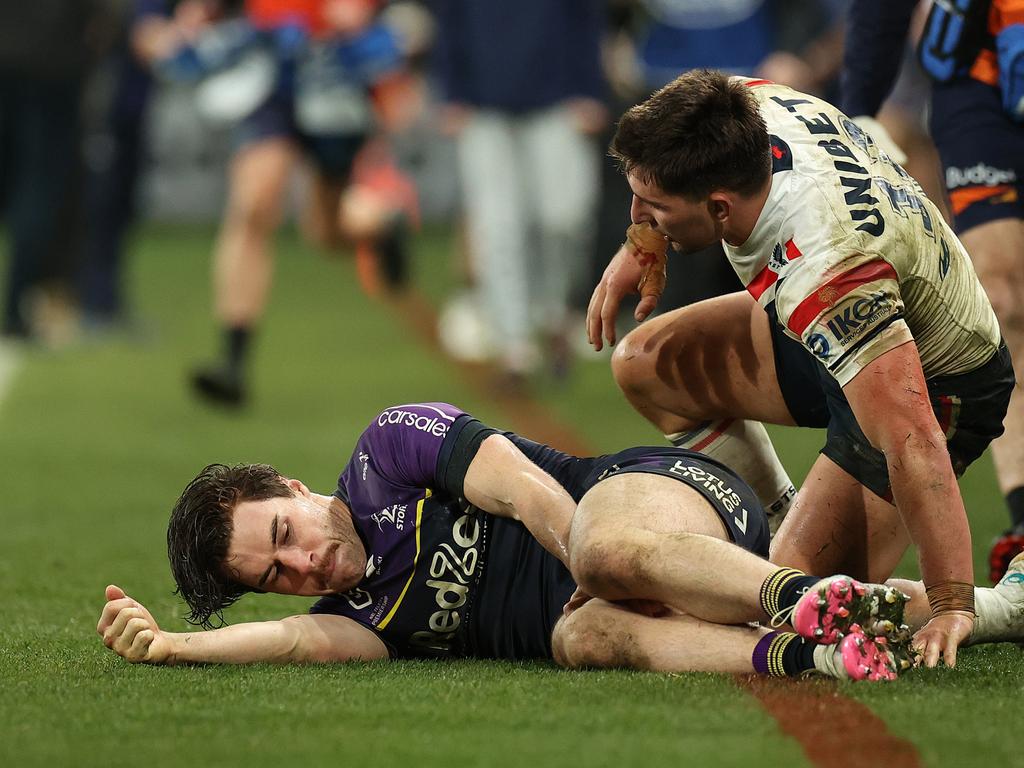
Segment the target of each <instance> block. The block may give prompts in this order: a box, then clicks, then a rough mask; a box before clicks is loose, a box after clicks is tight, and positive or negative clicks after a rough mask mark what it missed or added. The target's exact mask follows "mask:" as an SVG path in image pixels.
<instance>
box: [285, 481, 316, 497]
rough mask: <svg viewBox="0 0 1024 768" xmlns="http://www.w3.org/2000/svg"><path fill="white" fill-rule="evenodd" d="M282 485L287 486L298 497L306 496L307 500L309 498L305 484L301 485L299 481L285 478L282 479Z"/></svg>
mask: <svg viewBox="0 0 1024 768" xmlns="http://www.w3.org/2000/svg"><path fill="white" fill-rule="evenodd" d="M284 484H285V485H287V486H288V487H289V488H291V489H292V490H293V491H295V492H296V493H297V494H299V495H300V496H306V497H307V498H308V497H309V496H310V491H309V488H307V487H306V484H305V483H303V482H302V481H301V480H296V479H294V478H288V477H286V478H284Z"/></svg>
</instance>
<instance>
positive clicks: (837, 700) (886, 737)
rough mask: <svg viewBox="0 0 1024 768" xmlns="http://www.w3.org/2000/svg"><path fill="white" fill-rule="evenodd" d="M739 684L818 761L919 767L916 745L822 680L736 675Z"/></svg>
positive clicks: (846, 766)
mask: <svg viewBox="0 0 1024 768" xmlns="http://www.w3.org/2000/svg"><path fill="white" fill-rule="evenodd" d="M737 682H738V683H739V685H740V687H742V688H746V689H747V690H748V691H749V692H750V695H751V696H753V697H754V698H756V699H757V700H758V701H760V702H761V705H762V706H763V707H764V708H765V709H766V710H767V711H768V712H769V713H770V714H771V715H772V717H774V718H775V719H776V720H777V721H778V723H779V728H780V729H781V730H782V732H783V733H785V734H786V735H787V736H789V737H791V738H793V739H794V740H795V741H797V742H798V743H799V744H800V746H801V748H803V750H804V754H805V755H807V758H808V759H809V760H810V761H811V762H813V763H814V764H815V765H819V766H835V765H842V766H844V768H857V766H861V765H863V766H865V767H866V768H867V767H868V766H870V767H871V768H874V766H877V765H878V764H879V763H884V764H885V767H886V768H921V766H922V763H921V759H920V757H919V756H918V754H917V748H916V747H915V746H914V745H913V744H911V743H910V742H909V741H906V740H905V739H901V738H899V737H897V736H894V735H893V734H892V733H890V732H889V729H888V727H887V726H886V724H885V721H884V720H882V719H881V718H879V717H878V716H877V715H876V714H875V713H874V712H872V711H871V710H870V709H868V708H867V707H866V706H864V705H863V704H861V703H860V702H857V701H854V700H853V699H848V698H846V697H845V696H843V695H842V694H841V693H839V692H838V691H837V690H836V684H835V683H834V682H831V681H824V680H784V679H779V678H767V677H760V676H757V675H750V676H748V677H737Z"/></svg>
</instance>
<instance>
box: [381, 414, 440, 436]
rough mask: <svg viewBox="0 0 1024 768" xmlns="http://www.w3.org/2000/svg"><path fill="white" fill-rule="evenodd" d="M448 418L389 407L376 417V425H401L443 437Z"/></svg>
mask: <svg viewBox="0 0 1024 768" xmlns="http://www.w3.org/2000/svg"><path fill="white" fill-rule="evenodd" d="M449 421H450V419H447V418H445V417H442V416H440V415H438V416H431V415H428V414H423V413H415V412H413V411H403V410H401V409H399V408H389V409H388V410H386V411H384V412H383V413H381V415H380V416H378V417H377V426H378V427H386V426H389V425H401V426H406V427H412V428H413V429H418V430H419V431H420V432H426V433H427V434H429V435H433V436H434V437H444V436H445V435H446V434H448V426H449Z"/></svg>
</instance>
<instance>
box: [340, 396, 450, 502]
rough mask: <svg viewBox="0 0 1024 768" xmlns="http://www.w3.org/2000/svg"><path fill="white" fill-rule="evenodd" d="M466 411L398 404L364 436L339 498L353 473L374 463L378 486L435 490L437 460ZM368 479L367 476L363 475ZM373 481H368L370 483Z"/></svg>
mask: <svg viewBox="0 0 1024 768" xmlns="http://www.w3.org/2000/svg"><path fill="white" fill-rule="evenodd" d="M465 415H466V414H465V412H464V411H462V410H460V409H459V408H456V407H455V406H453V405H450V404H448V403H412V404H408V405H395V406H392V407H390V408H386V409H384V410H383V411H381V412H380V413H379V414H378V415H377V416H376V417H375V418H374V420H373V421H372V422H370V425H369V426H368V427H367V428H366V429H365V430H364V431H363V434H362V435H360V437H359V440H358V441H357V442H356V449H355V451H354V453H353V461H351V462H349V466H348V467H347V468H346V471H345V472H344V473H342V476H341V477H340V478H339V480H338V494H337V495H338V496H339V497H340V498H342V499H345V498H347V494H346V493H345V489H346V487H347V486H349V485H350V484H351V480H352V478H350V477H348V476H347V475H348V474H349V473H351V472H353V471H355V472H361V469H360V467H361V466H362V465H364V464H372V466H373V469H374V472H373V474H372V475H371V476H370V478H369V479H374V478H376V480H377V482H378V484H388V485H392V486H400V487H406V488H434V487H436V478H437V461H438V456H439V454H440V452H441V446H442V445H443V444H444V442H445V438H446V437H447V436H448V433H449V431H451V429H452V428H453V426H454V425H455V423H456V420H457V419H459V417H460V416H465ZM362 474H363V476H364V477H366V473H362ZM369 479H368V480H367V482H369Z"/></svg>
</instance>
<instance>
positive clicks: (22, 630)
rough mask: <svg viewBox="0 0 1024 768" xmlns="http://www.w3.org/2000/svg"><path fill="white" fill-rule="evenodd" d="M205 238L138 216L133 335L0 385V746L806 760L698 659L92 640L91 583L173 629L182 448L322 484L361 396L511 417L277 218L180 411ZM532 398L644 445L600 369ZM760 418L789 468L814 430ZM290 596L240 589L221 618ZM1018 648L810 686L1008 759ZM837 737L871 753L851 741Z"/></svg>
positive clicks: (436, 253) (987, 527) (969, 493)
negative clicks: (225, 655) (689, 664)
mask: <svg viewBox="0 0 1024 768" xmlns="http://www.w3.org/2000/svg"><path fill="white" fill-rule="evenodd" d="M211 241H212V231H210V230H206V229H192V228H189V229H158V228H150V229H147V230H146V231H144V232H143V233H142V235H141V236H140V238H139V241H138V245H137V248H136V251H135V259H134V263H133V266H132V277H133V280H132V285H133V288H134V296H135V298H136V303H137V308H138V311H139V314H140V316H141V317H142V318H144V320H145V322H146V324H147V326H148V327H147V329H146V333H145V335H144V336H143V337H142V338H141V339H121V340H117V339H114V340H109V339H108V340H104V341H94V342H89V341H84V342H82V343H80V344H77V345H75V346H74V347H71V348H69V349H66V350H63V351H60V352H28V353H26V354H25V355H24V364H23V367H22V369H21V371H20V372H19V374H18V376H17V377H16V379H15V380H14V382H13V385H12V387H11V389H10V391H9V393H8V395H7V397H6V398H5V400H4V401H3V402H2V403H0V467H3V478H4V480H5V483H4V498H3V502H2V504H0V521H2V523H3V533H4V535H3V539H2V541H3V543H2V545H0V552H2V555H0V584H3V586H4V598H3V612H2V620H0V690H3V692H4V694H5V695H4V696H3V697H2V698H0V764H3V765H5V766H6V765H10V766H22V765H24V766H33V765H47V766H51V765H54V764H58V765H65V764H67V765H72V764H73V765H111V764H120V763H123V762H128V761H129V760H132V761H138V760H141V761H143V762H145V763H146V764H149V765H176V764H185V763H195V762H205V761H213V760H216V761H219V762H223V763H226V764H245V765H246V766H253V767H255V766H263V765H274V766H277V765H280V764H282V762H292V761H300V760H301V761H306V762H311V763H316V764H322V763H328V762H332V763H334V762H340V761H345V762H352V761H356V762H360V763H371V764H373V765H402V766H407V765H410V764H420V763H423V764H427V765H431V764H435V763H436V764H443V765H448V764H452V765H485V764H486V765H499V766H500V765H522V764H527V763H529V764H534V765H562V764H567V763H578V764H581V765H645V766H649V765H669V764H680V763H683V764H693V765H740V764H752V763H763V764H767V765H787V766H800V765H808V764H812V761H811V760H810V759H809V758H808V757H807V756H805V755H803V753H802V752H801V749H800V747H799V745H798V744H797V743H796V742H795V741H793V740H791V739H789V738H788V737H786V736H784V735H783V734H782V732H781V731H780V730H779V729H778V727H777V723H776V722H775V720H774V719H773V718H772V717H771V716H770V715H769V714H768V713H767V712H765V711H764V710H763V709H762V708H761V706H760V705H759V704H758V702H757V701H756V700H755V699H754V698H752V697H751V696H750V695H748V694H747V693H746V692H745V691H744V690H743V689H742V687H740V686H739V685H738V684H737V681H736V680H734V679H733V678H730V677H724V676H714V675H687V676H661V675H653V674H636V673H626V672H594V673H584V674H580V673H566V672H562V671H559V670H556V669H554V668H553V667H552V666H550V665H547V664H525V665H514V664H492V663H482V662H471V661H467V662H460V663H456V664H435V663H425V662H424V663H416V662H403V663H392V664H384V663H378V664H369V665H361V664H355V665H345V666H336V667H304V668H275V667H268V666H254V667H248V668H229V667H182V668H170V669H161V668H149V667H142V666H131V665H128V664H125V663H123V662H122V661H121V660H120V659H118V658H116V657H114V656H113V655H112V654H110V653H109V652H108V651H107V650H106V649H104V648H103V646H102V644H101V643H100V641H99V638H98V637H97V636H96V635H95V633H94V626H95V622H96V619H97V617H98V613H99V609H100V608H101V606H102V602H103V598H102V590H103V587H104V586H105V585H106V584H107V583H111V582H114V583H118V584H120V585H121V586H123V587H125V588H126V589H127V590H128V591H129V593H130V594H132V595H133V596H135V597H137V598H139V599H140V600H141V601H143V602H144V603H145V604H147V605H148V607H150V608H151V610H152V611H153V612H154V614H155V615H156V617H157V618H158V620H160V621H161V622H162V626H163V627H164V628H166V629H170V630H181V629H184V628H185V625H184V622H183V621H182V620H181V615H182V610H181V606H180V605H179V603H178V602H177V601H176V600H175V599H174V598H173V597H172V596H171V594H170V593H171V590H172V584H171V581H170V577H169V574H168V572H167V567H166V560H165V555H164V543H163V537H164V530H165V524H166V517H167V512H168V510H169V507H170V505H171V503H172V502H173V500H174V498H175V497H176V495H177V493H178V492H179V491H180V489H181V487H182V486H183V485H184V483H185V482H186V481H187V480H188V479H189V478H191V477H192V475H194V474H195V472H196V471H197V470H198V469H199V468H200V467H201V466H202V465H203V464H205V463H207V462H208V461H213V460H219V461H228V462H233V461H267V462H270V463H273V464H275V465H276V466H278V468H279V469H281V470H282V471H283V472H285V473H286V474H294V475H296V476H298V477H300V478H302V479H303V480H304V481H305V482H307V483H308V484H309V485H311V487H313V488H315V489H319V490H328V489H330V488H332V487H333V485H334V482H335V479H336V476H337V473H338V471H339V470H340V468H341V466H342V465H343V463H344V462H345V460H346V459H347V458H348V455H349V452H350V451H351V447H352V444H353V442H354V440H355V437H356V436H357V435H358V433H359V431H360V430H361V429H362V428H363V427H364V426H365V424H366V423H367V421H368V420H369V418H370V417H371V416H372V415H373V413H375V412H376V411H377V410H378V409H379V408H380V407H382V406H384V405H388V404H391V403H395V402H409V401H417V400H431V399H443V400H450V401H453V402H456V403H458V404H459V405H461V406H463V407H465V408H466V409H467V410H470V411H471V412H473V413H475V414H477V415H478V416H480V417H481V418H482V419H484V420H485V421H488V422H490V423H493V424H495V425H496V426H506V427H514V425H513V424H509V423H507V421H506V420H505V417H504V416H503V414H502V413H501V411H500V410H498V409H497V407H496V405H495V404H494V403H492V402H490V401H489V399H488V398H487V397H486V396H485V395H483V394H481V393H479V392H477V391H474V390H472V389H471V388H469V387H468V386H467V385H466V384H465V383H464V382H463V381H460V379H459V378H458V376H457V373H456V371H455V370H454V369H453V368H451V367H450V366H448V365H446V364H445V363H444V362H443V361H441V360H438V359H437V358H436V357H435V356H434V355H433V354H432V353H430V352H429V351H428V350H426V349H424V348H423V347H422V346H421V345H420V344H419V343H418V342H417V341H416V339H415V338H414V337H413V335H412V334H410V333H409V331H408V329H407V328H405V327H404V326H403V325H402V323H401V321H400V320H399V319H398V318H396V317H395V316H394V315H393V314H392V313H390V312H389V311H388V309H387V307H386V306H384V305H381V304H375V303H371V302H368V301H366V300H365V299H364V298H363V297H362V296H361V295H360V293H359V291H358V289H357V288H356V286H355V280H354V276H353V272H352V269H351V264H350V263H348V262H347V261H345V260H342V261H341V262H340V263H334V262H328V261H324V260H321V259H320V258H318V257H317V256H316V255H315V254H313V253H312V252H311V251H310V250H309V249H308V248H306V247H305V246H303V245H302V244H301V243H299V242H297V241H296V240H295V238H294V237H291V236H287V235H286V236H285V237H283V238H282V241H281V249H280V254H279V257H280V258H279V265H278V280H277V285H276V286H275V293H274V298H273V303H272V306H271V309H270V312H269V313H268V316H267V319H266V322H265V323H264V324H263V328H262V329H261V332H260V335H259V338H258V347H257V352H256V356H255V360H254V368H253V387H254V392H255V399H254V402H253V405H252V407H251V408H250V409H248V410H247V411H245V412H244V413H242V414H238V415H226V414H223V413H220V412H217V411H213V410H209V409H206V408H202V407H200V406H198V405H197V404H195V403H194V402H193V401H192V400H191V399H190V397H189V395H188V393H187V391H186V389H185V387H184V382H185V371H186V369H187V367H188V366H189V365H190V364H192V363H196V362H200V361H202V360H204V359H206V358H208V357H209V356H210V355H211V354H212V353H213V352H214V351H215V349H216V345H217V343H218V339H216V337H215V335H214V333H213V330H212V328H211V323H210V320H209V316H208V311H209V310H208V299H207V295H208V288H207V282H206V280H207V253H208V250H209V247H210V244H211ZM447 248H448V239H447V237H446V236H444V235H443V234H436V233H435V234H433V235H431V236H428V237H425V238H423V239H422V240H421V241H420V242H419V244H418V251H419V252H418V260H417V265H418V272H419V279H420V282H421V283H422V284H423V285H424V286H425V290H426V291H427V292H428V294H429V295H431V296H433V297H435V298H437V297H439V296H440V295H441V294H442V292H443V285H444V283H445V282H446V275H447ZM542 397H543V399H544V401H545V402H546V403H547V404H548V405H549V406H550V408H551V409H552V410H553V412H554V413H555V414H557V416H558V417H559V418H560V419H561V420H563V421H564V422H566V423H567V424H569V425H572V426H573V427H574V428H575V429H576V430H577V431H578V432H579V434H580V435H581V436H582V437H583V438H584V439H585V440H586V441H587V443H588V444H590V445H592V446H593V447H594V449H595V450H601V451H603V450H611V449H614V448H617V447H621V446H623V445H626V444H631V443H642V442H649V441H653V440H657V435H656V434H654V433H653V432H652V431H651V430H650V429H649V428H648V427H646V426H645V425H643V424H642V423H641V422H640V420H639V419H638V418H637V417H635V416H633V414H632V413H631V412H630V411H629V409H628V407H627V406H625V404H624V403H623V401H622V398H621V397H620V396H619V395H618V394H617V392H616V391H615V389H614V385H613V384H612V382H611V380H610V376H609V374H608V370H607V364H606V362H598V363H592V364H584V365H580V366H579V367H578V370H577V371H576V375H575V376H574V378H573V380H572V381H571V383H570V384H569V385H568V386H567V387H566V388H564V389H557V388H555V387H553V386H551V385H549V384H546V385H543V387H542ZM595 415H596V417H595ZM776 434H777V440H778V442H779V448H780V452H781V453H782V455H783V457H784V460H785V461H786V463H787V466H789V467H790V469H791V471H792V473H793V475H794V478H799V477H802V475H803V474H804V473H805V472H806V470H807V468H808V467H809V466H810V463H811V462H812V461H813V458H814V454H815V451H816V449H817V446H818V441H819V439H820V436H818V435H815V434H813V433H806V432H797V431H794V430H781V431H779V432H777V433H776ZM964 488H965V496H966V498H967V502H968V506H969V508H970V509H971V511H972V517H973V520H974V526H975V531H976V535H975V551H976V554H977V556H978V558H979V566H980V563H981V558H982V557H983V554H984V550H985V549H986V546H987V539H988V536H989V535H990V534H992V533H994V532H995V531H996V530H998V529H999V527H1000V526H1001V525H1002V522H1003V518H1004V514H1005V513H1004V512H1003V510H1002V503H1001V500H1000V499H999V497H998V494H997V493H996V492H995V490H994V489H995V486H994V481H993V478H992V470H991V466H990V464H989V462H988V460H987V459H986V460H983V461H982V462H979V465H978V467H977V468H975V469H972V470H971V472H970V473H969V474H968V477H967V478H966V479H965V481H964ZM912 568H913V564H912V561H910V560H908V561H907V563H905V565H904V566H903V570H904V572H906V573H909V572H911V571H912ZM978 573H979V575H981V574H983V573H984V572H983V571H981V570H979V571H978ZM307 605H308V600H304V599H300V598H285V597H279V596H269V595H268V596H261V597H250V598H246V599H244V600H243V601H242V602H241V603H239V605H238V606H236V607H235V608H234V609H232V610H231V611H230V612H229V619H230V620H231V621H233V622H238V621H244V620H257V619H260V618H273V617H278V616H281V615H285V614H287V613H294V612H301V611H303V610H304V609H305V607H306V606H307ZM1022 659H1024V657H1022V654H1021V653H1020V652H1019V651H1018V650H1017V649H1016V648H1015V647H1013V646H1010V645H1001V646H995V647H991V648H978V649H969V650H967V651H965V652H964V653H963V654H962V662H961V665H960V666H959V667H958V669H957V670H955V671H950V670H936V671H920V672H915V673H914V674H911V675H907V676H906V677H905V678H904V679H903V680H902V681H900V682H899V683H898V684H896V685H892V686H884V687H882V686H866V685H836V686H832V685H831V684H826V685H828V686H831V687H830V688H829V690H831V689H832V688H835V689H837V690H839V691H840V692H841V693H842V695H846V696H851V697H853V698H855V699H857V700H859V701H861V702H863V703H864V704H865V705H866V706H868V707H869V708H870V709H871V710H872V711H874V712H876V713H878V714H879V715H880V716H882V717H883V718H884V719H885V720H886V722H887V723H888V724H889V727H890V730H891V731H892V732H893V733H894V734H896V735H897V736H900V737H902V738H905V739H907V740H909V741H911V742H912V743H913V744H914V745H915V746H916V747H917V749H918V750H919V752H920V754H921V756H922V758H923V760H924V762H925V763H926V764H927V765H935V766H940V765H949V766H953V765H957V766H960V765H1013V764H1015V761H1017V762H1019V757H1018V755H1017V751H1016V742H1015V739H1014V735H1013V729H1012V728H1007V727H1006V719H1005V712H1006V710H1007V709H1008V708H1009V706H1012V701H1013V700H1015V699H1014V697H1015V696H1016V695H1017V694H1018V693H1019V690H1020V686H1021V682H1022V681H1024V660H1022ZM825 716H827V713H826V715H825ZM852 743H854V744H858V745H861V746H862V747H863V750H864V754H865V756H867V755H870V754H871V740H870V736H869V735H868V734H859V735H856V737H855V738H854V740H853V742H852Z"/></svg>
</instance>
